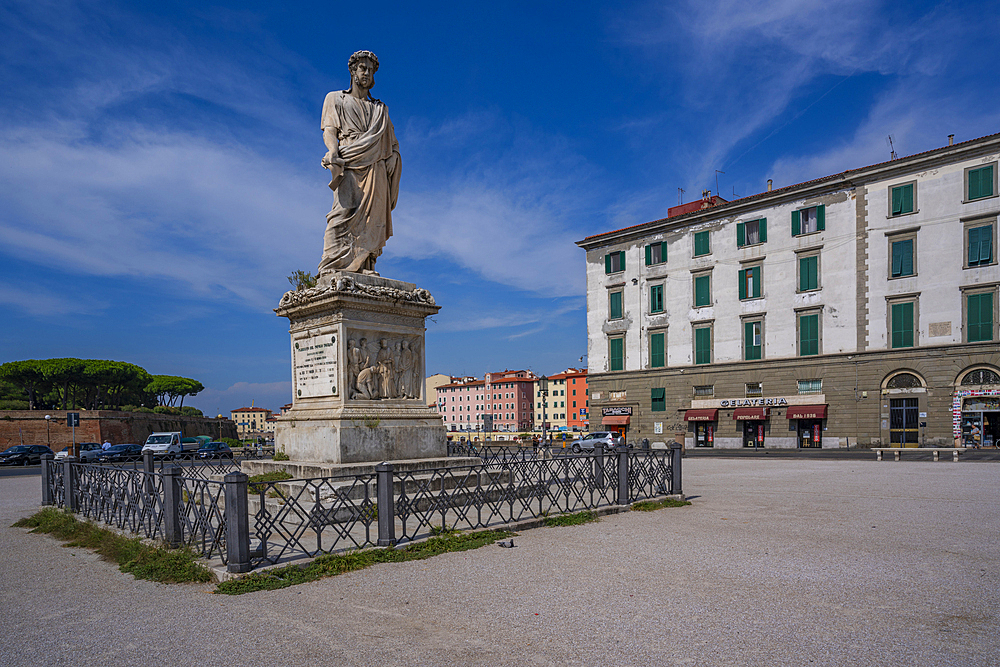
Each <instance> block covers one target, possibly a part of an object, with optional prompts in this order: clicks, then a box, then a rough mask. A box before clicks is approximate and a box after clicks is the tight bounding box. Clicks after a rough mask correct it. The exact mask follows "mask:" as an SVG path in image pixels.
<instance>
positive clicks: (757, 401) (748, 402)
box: [719, 397, 788, 408]
mask: <svg viewBox="0 0 1000 667" xmlns="http://www.w3.org/2000/svg"><path fill="white" fill-rule="evenodd" d="M785 405H788V399H786V398H780V397H779V398H731V399H728V400H726V399H723V400H721V401H719V407H720V408H780V407H782V406H785Z"/></svg>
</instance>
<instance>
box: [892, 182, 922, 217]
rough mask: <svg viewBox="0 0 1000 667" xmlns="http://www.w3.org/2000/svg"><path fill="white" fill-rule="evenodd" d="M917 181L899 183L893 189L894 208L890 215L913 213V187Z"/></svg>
mask: <svg viewBox="0 0 1000 667" xmlns="http://www.w3.org/2000/svg"><path fill="white" fill-rule="evenodd" d="M914 187H916V184H915V183H907V184H905V185H897V186H896V187H894V188H893V189H892V209H891V210H890V212H889V213H890V215H893V216H896V215H906V214H907V213H913V188H914Z"/></svg>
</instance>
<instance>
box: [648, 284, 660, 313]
mask: <svg viewBox="0 0 1000 667" xmlns="http://www.w3.org/2000/svg"><path fill="white" fill-rule="evenodd" d="M649 312H651V313H661V312H663V285H650V287H649Z"/></svg>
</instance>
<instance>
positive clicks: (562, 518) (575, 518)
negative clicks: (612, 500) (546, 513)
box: [545, 510, 600, 528]
mask: <svg viewBox="0 0 1000 667" xmlns="http://www.w3.org/2000/svg"><path fill="white" fill-rule="evenodd" d="M593 521H600V519H599V518H598V517H597V512H592V511H590V510H586V511H583V512H576V513H574V514H560V515H558V516H550V517H548V518H546V519H545V525H546V526H548V527H549V528H553V527H555V526H579V525H580V524H583V523H591V522H593Z"/></svg>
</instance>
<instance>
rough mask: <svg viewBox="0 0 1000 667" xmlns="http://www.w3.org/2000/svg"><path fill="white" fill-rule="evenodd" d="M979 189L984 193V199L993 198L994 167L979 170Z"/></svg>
mask: <svg viewBox="0 0 1000 667" xmlns="http://www.w3.org/2000/svg"><path fill="white" fill-rule="evenodd" d="M979 173H980V176H979V188H980V191H981V192H982V195H980V196H982V197H992V196H993V165H990V166H988V167H983V168H982V169H980V170H979Z"/></svg>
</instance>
